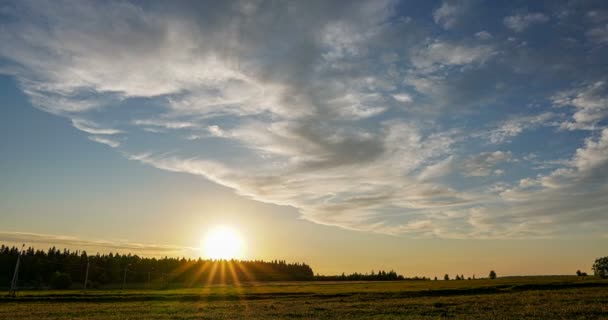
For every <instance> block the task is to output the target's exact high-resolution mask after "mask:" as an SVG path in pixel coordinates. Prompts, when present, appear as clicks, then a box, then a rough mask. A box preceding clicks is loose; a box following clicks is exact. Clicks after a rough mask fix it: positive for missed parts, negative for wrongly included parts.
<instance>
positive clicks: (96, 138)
mask: <svg viewBox="0 0 608 320" xmlns="http://www.w3.org/2000/svg"><path fill="white" fill-rule="evenodd" d="M89 140H91V141H95V142H98V143H101V144H105V145H107V146H110V147H112V148H118V147H120V142H118V141H116V140H112V139H109V138H104V137H101V136H89Z"/></svg>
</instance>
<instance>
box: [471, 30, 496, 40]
mask: <svg viewBox="0 0 608 320" xmlns="http://www.w3.org/2000/svg"><path fill="white" fill-rule="evenodd" d="M475 37H476V38H478V39H480V40H490V39H492V38H493V36H492V34H491V33H489V32H487V31H485V30H482V31H479V32H477V33H475Z"/></svg>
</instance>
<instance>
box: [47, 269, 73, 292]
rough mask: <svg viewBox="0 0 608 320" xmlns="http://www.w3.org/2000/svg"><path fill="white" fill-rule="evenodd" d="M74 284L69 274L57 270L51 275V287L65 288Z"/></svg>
mask: <svg viewBox="0 0 608 320" xmlns="http://www.w3.org/2000/svg"><path fill="white" fill-rule="evenodd" d="M71 286H72V277H70V275H69V274H67V273H63V272H59V271H55V273H53V276H52V277H51V288H53V289H58V290H63V289H69V288H70V287H71Z"/></svg>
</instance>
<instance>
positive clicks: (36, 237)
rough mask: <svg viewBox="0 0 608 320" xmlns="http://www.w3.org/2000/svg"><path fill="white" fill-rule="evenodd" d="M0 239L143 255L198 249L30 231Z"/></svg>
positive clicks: (6, 233) (2, 233)
mask: <svg viewBox="0 0 608 320" xmlns="http://www.w3.org/2000/svg"><path fill="white" fill-rule="evenodd" d="M0 240H1V241H3V242H5V243H11V244H14V245H19V244H21V243H24V244H26V246H33V247H36V246H37V247H38V249H42V248H40V247H41V246H61V247H64V246H65V247H68V248H77V249H79V250H83V249H84V250H88V251H89V253H90V252H91V251H93V250H102V251H105V252H107V251H111V250H117V251H118V252H130V253H135V254H140V255H145V256H164V255H183V254H184V253H185V252H191V251H195V250H198V249H197V248H193V247H182V246H172V245H157V244H145V243H138V242H131V241H126V240H123V241H108V240H87V239H82V238H79V237H74V236H66V235H55V234H42V233H32V232H16V231H0Z"/></svg>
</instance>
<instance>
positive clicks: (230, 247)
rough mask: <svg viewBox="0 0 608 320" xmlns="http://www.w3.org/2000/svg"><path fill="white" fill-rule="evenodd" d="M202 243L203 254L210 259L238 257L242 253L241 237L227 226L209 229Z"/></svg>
mask: <svg viewBox="0 0 608 320" xmlns="http://www.w3.org/2000/svg"><path fill="white" fill-rule="evenodd" d="M202 244H203V250H204V254H205V256H206V257H208V258H211V259H238V258H242V255H243V249H244V242H243V239H242V238H241V236H240V235H239V233H238V232H236V231H235V230H234V229H232V228H229V227H224V226H222V227H216V228H214V229H211V230H209V231H208V232H207V234H206V236H205V238H204V240H203V243H202Z"/></svg>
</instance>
